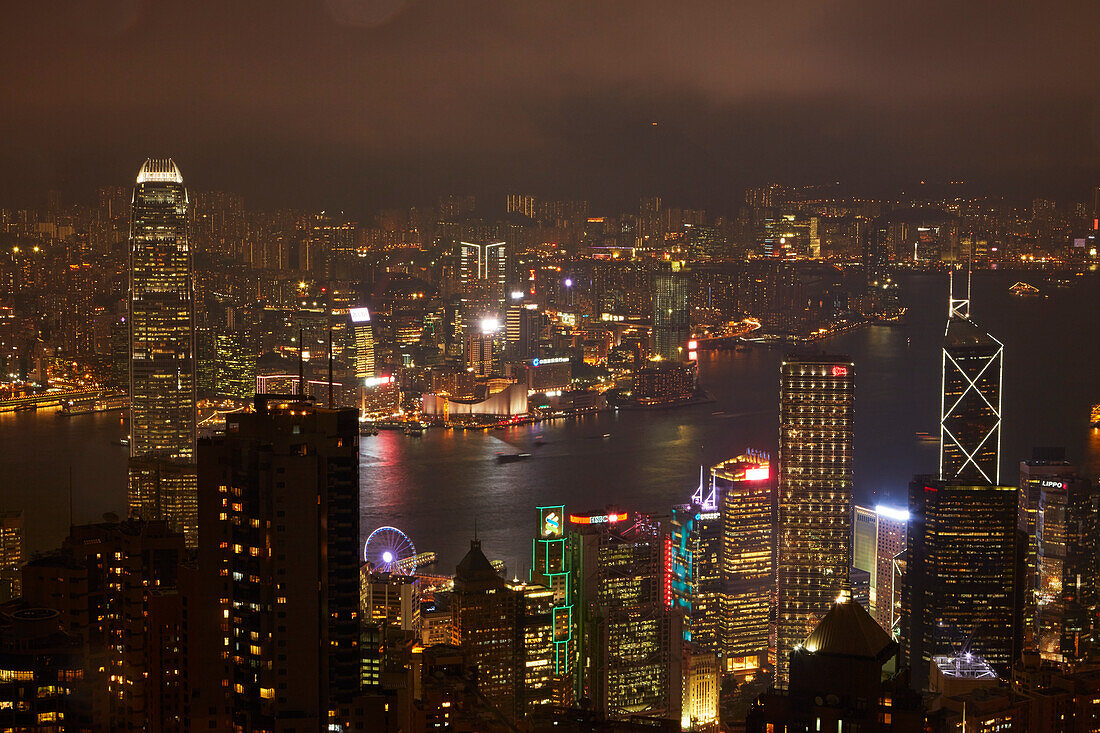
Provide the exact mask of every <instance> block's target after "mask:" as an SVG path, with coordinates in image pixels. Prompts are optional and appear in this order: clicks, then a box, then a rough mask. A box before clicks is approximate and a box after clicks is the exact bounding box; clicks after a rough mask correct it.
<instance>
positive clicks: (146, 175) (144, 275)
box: [129, 158, 195, 461]
mask: <svg viewBox="0 0 1100 733" xmlns="http://www.w3.org/2000/svg"><path fill="white" fill-rule="evenodd" d="M193 297H194V283H193V279H192V269H191V249H190V247H189V245H188V241H187V190H186V189H185V188H184V187H183V176H181V175H180V172H179V169H178V168H177V167H176V164H175V163H173V162H172V161H171V160H169V159H153V158H150V159H149V160H146V161H145V164H144V165H142V166H141V171H140V172H139V173H138V177H137V185H136V187H135V188H134V200H133V212H132V215H131V220H130V298H129V322H130V456H131V457H133V458H151V457H156V458H163V459H168V460H175V461H192V460H193V459H194V455H195V360H194V350H195V331H194V302H193Z"/></svg>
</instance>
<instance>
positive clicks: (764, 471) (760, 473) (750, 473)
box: [745, 466, 772, 481]
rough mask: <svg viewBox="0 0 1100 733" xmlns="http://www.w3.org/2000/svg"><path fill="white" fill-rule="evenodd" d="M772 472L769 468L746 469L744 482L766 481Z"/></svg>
mask: <svg viewBox="0 0 1100 733" xmlns="http://www.w3.org/2000/svg"><path fill="white" fill-rule="evenodd" d="M771 475H772V470H771V467H769V466H764V467H763V468H746V469H745V480H746V481H766V480H768V479H769V478H771Z"/></svg>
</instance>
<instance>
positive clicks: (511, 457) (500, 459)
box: [497, 453, 531, 463]
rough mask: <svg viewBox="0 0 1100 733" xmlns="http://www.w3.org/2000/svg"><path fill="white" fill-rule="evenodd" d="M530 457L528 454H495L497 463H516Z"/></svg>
mask: <svg viewBox="0 0 1100 733" xmlns="http://www.w3.org/2000/svg"><path fill="white" fill-rule="evenodd" d="M530 457H531V454H530V453H497V463H516V462H518V461H525V460H527V459H528V458H530Z"/></svg>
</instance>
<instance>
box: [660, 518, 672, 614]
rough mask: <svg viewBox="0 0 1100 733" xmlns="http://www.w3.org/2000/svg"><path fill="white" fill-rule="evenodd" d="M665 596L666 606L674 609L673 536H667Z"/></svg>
mask: <svg viewBox="0 0 1100 733" xmlns="http://www.w3.org/2000/svg"><path fill="white" fill-rule="evenodd" d="M664 554H665V558H664V559H665V563H664V565H665V568H664V576H665V577H664V579H663V580H664V582H663V583H662V585H663V586H664V596H665V599H664V600H665V605H667V606H668V607H669V608H672V536H671V535H667V534H666V535H665V553H664Z"/></svg>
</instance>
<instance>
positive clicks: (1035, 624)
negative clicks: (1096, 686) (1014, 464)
mask: <svg viewBox="0 0 1100 733" xmlns="http://www.w3.org/2000/svg"><path fill="white" fill-rule="evenodd" d="M1098 514H1100V494H1098V493H1097V492H1096V490H1095V488H1094V487H1093V485H1092V483H1091V482H1090V481H1088V480H1087V479H1083V478H1081V477H1080V476H1078V474H1077V469H1076V468H1075V467H1074V466H1073V464H1071V463H1070V462H1069V461H1067V460H1065V451H1064V450H1062V449H1061V448H1037V449H1035V451H1034V453H1033V455H1032V458H1031V460H1028V461H1023V462H1021V463H1020V514H1019V521H1018V526H1019V529H1020V530H1021V538H1022V539H1023V540H1024V541H1025V542H1026V543H1027V561H1026V563H1025V570H1024V579H1023V582H1022V591H1021V592H1022V594H1023V597H1024V600H1023V605H1024V633H1025V634H1027V635H1028V636H1027V638H1028V639H1031V638H1034V644H1033V645H1034V647H1035V648H1037V649H1038V650H1039V654H1040V656H1042V658H1043V659H1047V660H1051V661H1054V662H1070V661H1074V660H1077V659H1081V658H1083V657H1084V656H1085V655H1086V654H1087V653H1088V652H1089V651H1090V650H1091V646H1092V645H1091V641H1090V638H1091V635H1092V629H1093V623H1092V620H1091V619H1092V612H1090V610H1089V609H1094V608H1095V605H1096V600H1097V595H1096V577H1097V576H1096V573H1097V568H1096V564H1097V559H1098V557H1097V549H1098V548H1097V539H1096V532H1097V530H1098V527H1097V516H1098Z"/></svg>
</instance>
